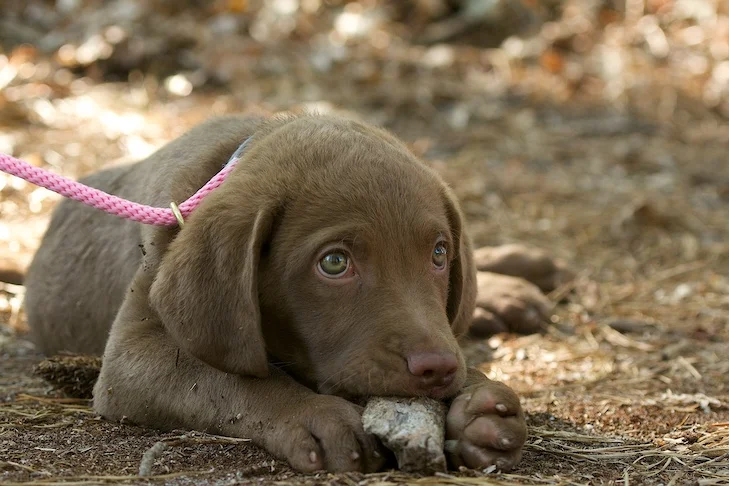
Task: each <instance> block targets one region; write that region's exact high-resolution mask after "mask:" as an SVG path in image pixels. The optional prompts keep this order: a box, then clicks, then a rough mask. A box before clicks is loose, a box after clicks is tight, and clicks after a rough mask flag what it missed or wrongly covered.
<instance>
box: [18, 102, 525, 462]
mask: <svg viewBox="0 0 729 486" xmlns="http://www.w3.org/2000/svg"><path fill="white" fill-rule="evenodd" d="M248 137H252V139H251V142H250V143H249V147H248V148H247V150H246V152H245V154H244V156H243V159H242V160H241V162H240V164H239V166H238V167H237V168H236V169H235V170H234V171H233V172H232V173H231V175H230V176H229V177H228V179H227V180H226V181H225V183H223V185H222V186H221V187H220V188H218V189H217V190H215V191H214V192H213V193H212V194H210V195H209V196H207V197H206V199H205V200H204V201H203V202H202V203H201V205H200V206H199V207H198V208H197V209H196V210H195V211H194V212H193V214H192V215H191V216H190V217H189V218H188V220H187V221H186V222H185V225H184V227H183V228H182V229H178V228H157V227H151V226H140V225H137V224H135V223H130V222H128V221H121V220H119V219H117V218H115V217H113V216H109V215H106V214H103V213H101V212H98V211H96V210H94V209H90V208H87V207H84V206H81V205H79V204H77V203H74V202H70V201H64V202H63V203H61V204H60V206H59V207H58V209H57V210H56V212H55V214H54V216H53V219H52V222H51V225H50V227H49V229H48V232H47V234H46V236H45V237H44V240H43V243H42V246H41V248H40V250H39V251H38V253H37V255H36V257H35V260H34V261H33V264H32V265H31V267H30V269H29V272H28V275H27V279H26V284H27V287H28V290H27V301H26V307H27V312H28V318H29V323H30V326H31V329H32V333H33V337H34V339H35V341H36V343H38V345H39V347H40V348H41V349H42V350H43V351H44V352H46V353H55V352H58V351H62V350H63V351H75V352H82V353H101V352H102V351H103V352H104V361H103V367H102V370H101V374H100V377H99V380H98V382H97V384H96V387H95V390H94V408H95V410H97V411H98V412H99V413H100V414H101V415H103V416H104V417H106V418H109V419H112V420H120V419H122V418H125V417H126V418H127V419H128V420H130V421H133V422H137V423H140V424H147V425H151V426H154V427H158V428H172V427H182V428H194V429H200V430H207V431H211V432H215V433H219V434H226V435H231V436H239V437H250V438H251V439H253V440H254V441H255V442H256V443H257V444H259V445H261V446H263V447H265V448H266V449H268V450H269V451H270V452H272V453H273V454H275V455H277V456H279V457H282V458H285V459H287V460H288V461H289V462H290V463H291V464H292V465H293V466H294V467H296V468H298V469H301V470H305V471H312V470H316V469H322V468H324V469H329V470H366V471H368V470H375V469H377V468H378V467H380V466H381V464H382V458H381V455H379V454H378V452H377V451H378V447H379V445H378V444H377V443H376V441H375V439H374V438H372V437H371V436H368V435H367V434H365V433H364V432H363V430H362V427H361V425H360V418H359V412H360V409H359V407H358V406H357V405H355V404H354V403H353V402H350V401H349V399H353V398H356V397H366V396H371V395H424V394H428V395H431V396H436V397H439V398H448V397H454V396H456V395H459V393H460V396H459V400H460V401H459V400H456V401H455V402H454V407H453V408H452V409H451V414H450V415H449V436H450V438H451V439H454V440H460V442H459V444H461V446H460V449H459V451H458V452H457V453H456V454H455V455H454V456H453V457H452V460H453V463H454V464H459V465H460V464H465V465H469V466H471V467H480V466H483V465H487V464H490V463H496V464H497V465H498V466H499V467H501V468H502V469H508V468H510V467H511V466H512V465H513V464H514V463H516V462H518V460H519V457H520V449H521V445H522V444H523V442H524V439H525V428H524V419H523V415H522V413H521V409H520V408H519V402H518V399H517V398H516V397H515V395H514V394H513V392H511V390H509V389H508V388H506V387H504V386H503V385H500V384H497V383H494V382H491V381H488V380H486V379H485V378H484V377H483V375H481V374H480V373H478V372H469V373H470V374H468V379H467V371H466V367H465V363H464V360H463V356H462V354H461V351H460V350H459V347H458V344H457V341H456V338H457V336H458V335H461V334H463V333H465V332H466V330H467V329H468V327H469V325H470V323H471V319H472V316H473V311H474V307H475V300H476V281H475V269H474V266H473V264H472V252H471V248H470V243H469V240H468V237H467V235H466V233H465V228H464V225H463V218H462V216H461V212H460V209H459V207H458V203H457V201H456V199H455V198H454V196H453V194H452V193H451V191H450V190H449V189H448V188H447V187H446V185H445V184H444V183H443V182H442V181H441V179H440V178H439V177H438V176H437V175H436V174H435V173H434V172H433V171H432V170H430V169H429V168H427V167H426V166H425V165H423V164H422V163H420V162H419V161H418V160H417V159H415V158H414V157H413V156H412V155H411V154H410V152H409V151H408V150H407V149H406V148H405V147H404V146H403V145H402V144H401V143H400V142H398V141H397V140H396V139H395V138H393V137H392V136H391V135H389V134H388V133H386V132H384V131H382V130H379V129H375V128H372V127H369V126H366V125H364V124H361V123H358V122H354V121H348V120H343V119H339V118H333V117H325V116H301V117H278V118H273V119H269V120H264V119H249V118H240V117H225V118H219V119H215V120H212V121H210V122H207V123H205V124H203V125H201V126H200V127H197V128H195V129H194V130H192V131H191V132H189V133H188V134H186V135H185V136H183V137H181V138H180V139H178V140H176V141H174V142H172V143H170V144H169V145H167V146H166V147H164V148H162V149H161V150H160V151H158V152H157V153H156V154H154V155H152V156H151V157H150V158H149V159H147V160H145V161H143V162H140V163H138V164H134V165H131V166H127V167H122V168H116V169H112V170H107V171H103V172H100V173H98V174H96V175H93V176H91V177H89V178H88V179H87V180H86V183H88V184H90V185H93V186H96V187H99V188H101V189H104V190H106V191H107V192H111V193H114V194H118V195H120V196H122V197H125V198H128V199H131V200H134V201H139V202H143V203H146V204H150V205H154V206H160V207H165V206H167V205H168V204H169V202H170V201H177V202H180V201H183V200H184V199H186V198H187V197H189V195H191V194H192V193H193V192H194V191H195V190H197V189H198V188H199V187H200V186H202V185H203V184H204V183H205V182H206V181H207V180H208V179H209V178H210V177H212V176H213V175H214V174H215V173H216V172H217V171H218V170H219V169H220V168H221V166H222V164H223V163H224V162H225V161H226V160H227V159H228V157H229V156H230V154H232V153H233V152H234V151H235V149H236V148H237V147H238V145H239V144H240V143H241V142H242V141H243V140H245V139H246V138H248ZM438 238H441V239H443V240H444V241H445V242H446V245H447V247H448V266H447V268H446V270H447V271H445V272H440V273H439V272H437V271H434V270H433V265H432V262H431V255H432V251H433V247H434V244H435V242H436V239H438ZM330 244H336V245H338V246H343V247H344V248H346V250H347V251H348V252H349V253H350V254H351V256H352V259H353V260H354V261H355V262H356V265H357V269H358V275H357V278H356V279H355V280H354V282H355V283H350V284H347V285H339V284H336V283H335V284H332V282H328V281H326V282H325V281H322V279H321V278H320V277H317V276H316V273H315V266H316V262H317V258H318V255H320V254H321V251H322V249H323V248H325V247H326V246H327V245H330ZM418 353H435V354H438V355H441V354H442V355H452V356H455V357H456V359H457V363H458V365H457V370H456V371H455V375H454V379H453V381H452V382H451V383H450V384H448V385H447V386H443V387H441V388H439V389H435V388H434V389H432V390H431V389H424V388H423V387H422V383H421V382H420V381H418V379H417V378H418V377H416V376H414V375H413V373H411V372H410V371H409V369H408V366H409V365H408V357H410V356H413V355H417V354H418ZM474 387H475V388H474ZM472 397H473V399H472ZM475 397H479V398H478V400H480V402H478V403H476V402H477V400H476V398H475ZM468 403H470V405H467V406H466V405H465V404H468ZM496 403H501V404H505V407H506V408H508V411H507V412H502V411H501V410H498V411H497V410H496V409H494V406H495V404H496ZM474 414H475V415H474ZM476 418H479V420H481V422H479V421H478V420H475V419H476ZM472 424H476V425H472ZM479 424H480V425H479ZM484 424H485V425H484ZM467 427H472V428H471V429H470V430H471V433H470V435H469V433H467V431H466V428H467ZM479 427H480V428H479ZM477 429H478V430H477ZM481 429H483V430H481ZM477 433H478V434H480V435H478V434H477ZM474 434H476V435H474ZM466 436H468V437H466ZM474 437H475V438H474ZM504 438H507V439H508V440H506V441H504ZM474 448H475V449H477V450H476V451H475V452H474V450H473V449H474Z"/></svg>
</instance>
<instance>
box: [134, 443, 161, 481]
mask: <svg viewBox="0 0 729 486" xmlns="http://www.w3.org/2000/svg"><path fill="white" fill-rule="evenodd" d="M165 449H167V444H165V443H164V442H155V444H154V445H153V446H152V447H150V448H149V449H147V450H146V451H145V452H144V454H143V455H142V460H141V461H140V463H139V475H140V476H151V475H152V468H153V467H154V461H156V460H157V459H159V457H160V456H161V455H162V452H164V450H165Z"/></svg>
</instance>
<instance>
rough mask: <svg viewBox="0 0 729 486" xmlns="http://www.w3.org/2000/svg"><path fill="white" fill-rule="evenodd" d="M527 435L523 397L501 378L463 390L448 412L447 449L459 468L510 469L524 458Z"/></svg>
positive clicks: (452, 463) (450, 458) (454, 463)
mask: <svg viewBox="0 0 729 486" xmlns="http://www.w3.org/2000/svg"><path fill="white" fill-rule="evenodd" d="M526 436H527V428H526V422H525V420H524V413H523V412H522V410H521V405H520V404H519V397H517V396H516V393H514V391H513V390H512V389H511V388H509V387H507V386H506V385H504V384H503V383H500V382H497V381H490V380H489V381H485V382H483V383H479V384H477V385H472V386H469V387H468V388H465V389H463V390H462V391H461V394H460V395H459V396H457V397H456V398H455V400H453V403H452V404H451V408H450V410H449V411H448V417H447V419H446V452H447V453H448V459H449V461H450V463H451V465H452V466H454V467H456V468H457V467H459V466H465V467H469V468H473V469H481V468H485V467H489V466H496V468H497V469H498V470H500V471H502V472H506V471H509V470H511V469H512V468H513V467H514V466H516V465H517V464H518V463H519V461H520V460H521V450H522V447H523V446H524V442H525V441H526Z"/></svg>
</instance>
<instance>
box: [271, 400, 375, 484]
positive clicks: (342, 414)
mask: <svg viewBox="0 0 729 486" xmlns="http://www.w3.org/2000/svg"><path fill="white" fill-rule="evenodd" d="M290 406H291V408H292V409H293V408H294V407H296V408H297V409H298V410H296V411H295V413H294V414H293V416H292V415H290V411H291V410H289V411H287V412H286V413H284V414H283V416H282V417H281V420H280V422H281V423H280V424H279V427H277V430H276V433H275V435H274V436H272V437H270V440H268V441H267V444H266V446H267V449H269V450H270V451H271V452H273V453H274V454H276V455H278V456H280V457H284V458H285V459H286V460H288V461H289V463H290V464H291V466H292V467H294V468H295V469H298V470H299V471H303V472H314V471H321V470H326V471H330V472H345V471H359V472H374V471H377V470H379V469H380V468H381V467H382V466H383V465H384V462H385V455H384V452H383V451H384V450H383V449H382V445H381V444H380V442H379V440H378V439H377V438H375V437H374V436H373V435H370V434H367V433H365V431H364V428H363V427H362V407H359V406H357V405H355V404H354V403H352V402H349V401H347V400H344V399H343V398H339V397H335V396H331V395H314V396H312V397H311V398H310V399H307V400H306V401H305V402H304V403H300V404H290Z"/></svg>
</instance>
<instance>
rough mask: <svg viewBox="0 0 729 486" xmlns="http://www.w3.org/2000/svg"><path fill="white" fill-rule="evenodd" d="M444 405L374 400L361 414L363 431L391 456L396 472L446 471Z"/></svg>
mask: <svg viewBox="0 0 729 486" xmlns="http://www.w3.org/2000/svg"><path fill="white" fill-rule="evenodd" d="M446 412H447V409H446V406H445V405H444V404H443V403H441V402H439V401H436V400H433V399H431V398H398V397H388V398H383V397H375V398H372V399H370V401H369V402H368V403H367V406H366V407H365V411H364V413H363V414H362V424H363V425H364V429H365V430H366V431H367V432H369V433H371V434H374V435H376V436H377V437H379V438H380V440H382V443H383V444H384V445H385V447H387V448H388V449H390V450H391V451H392V452H394V453H395V457H396V458H397V464H398V467H399V468H400V470H402V471H405V472H419V473H426V474H432V473H434V472H438V471H440V472H444V471H446V468H447V464H446V458H445V455H444V453H443V447H444V441H445V416H446Z"/></svg>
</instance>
